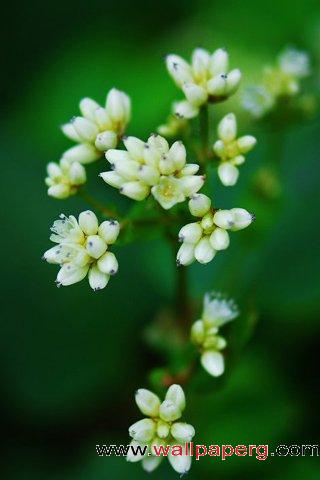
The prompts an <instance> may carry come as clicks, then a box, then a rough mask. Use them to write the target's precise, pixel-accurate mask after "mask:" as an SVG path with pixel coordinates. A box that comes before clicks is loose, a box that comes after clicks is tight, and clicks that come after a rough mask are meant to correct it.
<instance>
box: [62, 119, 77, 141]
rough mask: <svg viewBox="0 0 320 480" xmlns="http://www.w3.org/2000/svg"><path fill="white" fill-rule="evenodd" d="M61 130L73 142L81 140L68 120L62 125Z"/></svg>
mask: <svg viewBox="0 0 320 480" xmlns="http://www.w3.org/2000/svg"><path fill="white" fill-rule="evenodd" d="M61 130H62V132H63V133H64V135H65V136H66V137H68V138H69V139H70V140H73V141H74V142H81V138H80V137H79V135H78V134H77V132H76V129H75V128H74V126H73V124H72V122H68V123H65V124H64V125H62V126H61Z"/></svg>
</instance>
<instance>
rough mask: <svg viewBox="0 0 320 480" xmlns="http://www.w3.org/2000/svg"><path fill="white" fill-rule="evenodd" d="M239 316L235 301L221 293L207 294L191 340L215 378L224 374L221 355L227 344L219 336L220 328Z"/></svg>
mask: <svg viewBox="0 0 320 480" xmlns="http://www.w3.org/2000/svg"><path fill="white" fill-rule="evenodd" d="M238 315H239V311H238V308H237V306H236V305H235V303H234V302H233V300H227V299H226V298H224V297H223V296H222V295H221V294H219V293H215V292H212V293H207V294H206V295H205V297H204V307H203V312H202V317H201V319H200V320H197V321H196V322H194V324H193V325H192V327H191V340H192V341H193V342H194V343H195V344H196V345H197V346H198V347H199V349H200V352H201V364H202V366H203V368H204V369H205V370H206V371H207V372H208V373H209V374H210V375H212V376H213V377H219V376H220V375H222V374H223V372H224V357H223V355H222V353H221V350H223V349H224V348H225V347H226V345H227V343H226V340H225V339H224V338H223V337H221V336H220V335H218V333H219V329H220V327H222V326H223V325H224V324H225V323H227V322H230V321H231V320H233V319H234V318H236V317H237V316H238Z"/></svg>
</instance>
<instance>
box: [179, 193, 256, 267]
mask: <svg viewBox="0 0 320 480" xmlns="http://www.w3.org/2000/svg"><path fill="white" fill-rule="evenodd" d="M189 209H190V212H191V214H192V215H194V216H196V217H198V221H197V222H193V223H188V224H187V225H184V226H183V227H182V228H181V229H180V231H179V241H180V242H182V245H181V247H180V248H179V250H178V253H177V265H178V266H180V265H190V264H191V263H192V262H194V260H197V261H198V262H199V263H203V264H206V263H209V262H211V260H213V258H214V257H215V255H216V253H217V251H219V250H225V249H226V248H228V246H229V244H230V238H229V234H228V232H227V230H231V231H237V230H242V229H243V228H246V227H247V226H249V225H250V223H252V221H253V219H254V216H253V215H251V214H250V213H249V212H248V211H247V210H245V209H244V208H232V209H231V210H216V211H214V210H213V209H211V200H210V198H209V197H207V196H206V195H204V194H197V195H193V197H192V198H191V200H190V201H189Z"/></svg>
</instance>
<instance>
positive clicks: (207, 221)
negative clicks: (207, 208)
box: [201, 212, 214, 230]
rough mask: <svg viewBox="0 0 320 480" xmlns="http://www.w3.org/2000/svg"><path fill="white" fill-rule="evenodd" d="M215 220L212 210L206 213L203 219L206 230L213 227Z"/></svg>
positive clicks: (202, 223) (203, 226)
mask: <svg viewBox="0 0 320 480" xmlns="http://www.w3.org/2000/svg"><path fill="white" fill-rule="evenodd" d="M213 225H214V222H213V215H212V213H211V212H208V213H206V214H205V215H204V217H203V218H202V220H201V227H202V228H203V229H204V230H209V229H211V228H212V227H213Z"/></svg>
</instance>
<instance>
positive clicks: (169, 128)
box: [157, 114, 187, 138]
mask: <svg viewBox="0 0 320 480" xmlns="http://www.w3.org/2000/svg"><path fill="white" fill-rule="evenodd" d="M186 128H187V120H186V119H184V118H179V117H177V116H176V115H173V114H171V115H169V117H168V119H167V122H166V123H163V124H162V125H159V127H158V128H157V132H158V133H159V134H160V135H162V136H163V137H166V138H172V137H178V136H179V135H180V134H181V133H182V132H183V131H184V130H185V129H186Z"/></svg>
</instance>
